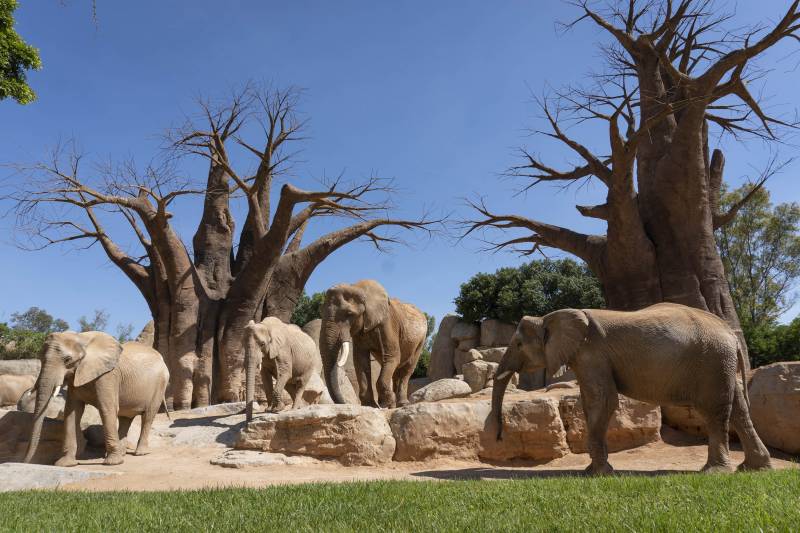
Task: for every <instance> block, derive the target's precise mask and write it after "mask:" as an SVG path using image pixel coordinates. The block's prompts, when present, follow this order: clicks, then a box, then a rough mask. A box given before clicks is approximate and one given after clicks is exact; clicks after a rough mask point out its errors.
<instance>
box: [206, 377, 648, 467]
mask: <svg viewBox="0 0 800 533" xmlns="http://www.w3.org/2000/svg"><path fill="white" fill-rule="evenodd" d="M619 401H620V406H619V409H618V410H617V412H616V414H615V416H614V417H613V418H612V420H611V423H610V425H609V430H608V440H609V449H610V450H612V451H620V450H625V449H630V448H635V447H638V446H643V445H645V444H649V443H651V442H656V441H658V440H660V438H661V435H660V428H661V412H660V410H659V408H658V407H657V406H653V405H649V404H645V403H642V402H638V401H635V400H631V399H629V398H625V397H622V396H620V400H619ZM490 410H491V402H490V401H489V400H488V399H485V397H480V396H478V397H474V398H458V399H451V400H444V401H440V402H423V403H418V404H412V405H408V406H406V407H402V408H399V409H393V410H379V409H374V408H371V407H361V406H354V405H316V406H309V407H305V408H303V409H298V410H295V411H285V412H282V413H277V414H265V415H262V416H260V417H257V418H256V419H254V420H253V421H252V422H251V423H250V424H248V425H247V426H246V427H244V428H243V429H242V431H241V432H240V434H239V437H238V439H237V440H236V444H235V448H237V449H239V450H256V451H261V452H269V453H270V454H289V456H297V455H303V456H310V457H314V458H317V459H333V460H336V461H338V462H340V463H342V464H344V465H377V464H383V463H388V462H390V461H429V460H436V459H456V460H483V461H510V460H516V459H522V460H532V461H550V460H553V459H557V458H559V457H563V456H564V455H567V454H569V453H585V452H586V451H587V450H586V444H585V442H586V423H585V420H584V416H583V410H582V408H581V403H580V394H579V393H578V391H577V389H569V388H568V389H558V390H553V391H550V392H528V393H524V394H513V395H508V396H507V398H506V402H505V403H504V405H503V419H504V432H503V439H502V440H501V441H497V440H496V439H495V434H494V433H493V432H492V431H490V430H489V424H488V421H487V419H488V417H489V413H490ZM290 458H291V457H290ZM273 460H274V461H277V462H275V463H267V464H287V463H283V462H280V461H283V459H281V458H273V457H268V458H267V459H265V461H273ZM215 464H216V463H215Z"/></svg>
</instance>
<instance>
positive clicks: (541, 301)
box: [455, 259, 605, 323]
mask: <svg viewBox="0 0 800 533" xmlns="http://www.w3.org/2000/svg"><path fill="white" fill-rule="evenodd" d="M455 304H456V312H458V314H460V315H461V316H462V317H463V318H464V320H467V321H469V322H479V321H481V320H483V319H485V318H496V319H498V320H502V321H503V322H509V323H515V322H519V319H520V318H522V317H523V316H526V315H530V316H542V315H546V314H547V313H550V312H552V311H556V310H558V309H564V308H567V307H571V308H578V309H583V308H585V309H592V308H599V307H605V301H604V300H603V293H602V290H601V287H600V282H599V281H598V280H597V278H596V277H594V275H593V274H592V273H591V272H590V271H589V269H588V268H587V267H586V266H585V265H583V264H579V263H577V262H575V261H573V260H571V259H560V260H551V259H544V260H542V261H531V262H530V263H526V264H524V265H521V266H519V267H516V268H512V267H508V268H501V269H499V270H497V271H496V272H495V273H494V274H486V273H481V274H477V275H475V276H473V277H472V278H471V279H470V280H469V281H467V282H466V283H464V284H463V285H461V292H460V293H459V295H458V297H457V298H456V299H455Z"/></svg>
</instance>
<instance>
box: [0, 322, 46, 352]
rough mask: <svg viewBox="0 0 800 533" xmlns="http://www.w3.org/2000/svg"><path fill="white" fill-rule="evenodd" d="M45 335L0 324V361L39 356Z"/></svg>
mask: <svg viewBox="0 0 800 533" xmlns="http://www.w3.org/2000/svg"><path fill="white" fill-rule="evenodd" d="M45 337H47V333H45V332H41V331H28V330H25V329H16V328H10V327H8V325H7V324H4V323H0V359H32V358H35V357H38V356H39V352H40V351H41V350H42V346H43V345H44V339H45Z"/></svg>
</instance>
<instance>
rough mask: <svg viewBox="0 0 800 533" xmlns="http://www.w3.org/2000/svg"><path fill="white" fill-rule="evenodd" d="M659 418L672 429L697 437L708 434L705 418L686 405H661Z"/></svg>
mask: <svg viewBox="0 0 800 533" xmlns="http://www.w3.org/2000/svg"><path fill="white" fill-rule="evenodd" d="M661 418H662V420H663V422H664V424H666V425H667V426H669V427H671V428H673V429H677V430H679V431H683V432H684V433H688V434H690V435H695V436H698V437H706V436H708V432H707V431H706V421H705V419H704V418H703V417H702V416H701V415H700V413H698V412H697V411H696V410H695V409H694V408H693V407H690V406H688V405H662V406H661Z"/></svg>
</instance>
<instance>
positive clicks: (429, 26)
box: [0, 0, 800, 329]
mask: <svg viewBox="0 0 800 533" xmlns="http://www.w3.org/2000/svg"><path fill="white" fill-rule="evenodd" d="M21 3H22V6H21V7H20V9H19V11H18V12H17V30H18V32H19V33H20V34H21V35H22V36H23V37H24V38H25V39H26V40H27V41H28V42H29V43H31V44H33V45H34V46H36V47H38V48H39V49H40V51H41V56H42V61H43V65H44V68H43V69H42V70H41V71H40V72H36V73H33V74H32V75H31V76H30V82H31V85H32V86H33V87H34V89H35V90H36V91H37V93H38V96H39V99H38V100H37V101H36V102H35V103H33V104H31V105H28V106H19V105H16V104H15V103H13V102H11V101H4V102H2V103H0V117H2V128H0V163H8V162H20V161H32V160H36V159H40V158H42V157H43V156H44V154H45V151H46V149H47V148H48V147H51V146H52V145H53V144H54V143H55V142H56V141H57V140H58V139H59V138H68V137H74V138H75V139H77V140H78V141H79V142H80V145H81V146H82V148H83V150H84V151H85V152H87V154H88V155H89V156H91V157H93V158H97V159H108V158H109V157H110V158H125V157H130V156H133V157H135V158H136V159H137V160H138V161H140V162H147V161H148V160H149V159H150V158H151V157H153V156H154V155H155V153H156V148H157V146H158V135H159V134H160V133H162V132H163V131H164V129H165V128H167V127H169V126H170V125H174V124H176V123H177V122H179V121H180V120H181V118H182V117H183V116H184V115H185V114H187V113H192V112H193V111H194V109H195V108H194V107H193V105H192V104H193V100H194V98H195V97H196V96H198V95H207V96H212V97H213V96H220V95H224V94H225V92H227V91H228V90H229V89H230V88H231V87H234V86H236V85H240V84H242V83H244V82H246V81H247V80H251V79H252V80H256V81H272V82H273V83H275V84H276V85H279V86H286V85H296V86H300V87H303V88H305V89H307V92H306V95H305V97H304V99H303V101H302V105H301V108H302V111H303V112H304V113H305V115H306V116H307V117H308V118H309V119H310V121H311V122H310V139H309V141H308V142H307V143H306V145H305V149H304V152H303V156H302V159H303V161H304V162H303V163H302V164H300V165H298V167H297V174H298V176H297V181H298V183H299V184H300V185H302V186H307V187H311V186H312V184H313V178H315V177H319V176H321V175H322V174H323V173H327V174H329V175H330V174H337V173H339V172H341V171H342V170H344V171H346V173H347V175H349V176H351V177H353V178H363V177H364V176H367V175H368V174H370V173H371V172H373V171H376V172H378V173H379V174H380V175H383V176H389V177H394V178H396V179H397V183H398V185H399V186H400V187H401V188H402V189H403V190H404V191H403V194H402V195H401V197H400V198H399V199H398V204H399V205H398V210H397V213H398V215H402V216H414V215H418V214H419V213H421V212H422V211H423V209H425V208H432V209H434V210H435V211H436V212H439V213H445V212H454V213H455V216H456V217H457V216H458V215H459V213H462V216H463V211H464V209H463V207H462V203H461V200H460V199H461V198H463V197H465V196H475V195H486V196H487V199H488V201H489V205H490V206H491V207H492V208H493V209H494V210H496V211H508V212H518V213H524V214H526V215H528V216H531V217H536V218H539V219H542V220H545V221H549V222H553V223H556V224H560V225H567V226H570V227H573V228H577V229H580V230H583V231H602V227H601V226H599V225H598V224H597V223H596V222H593V221H590V220H588V219H583V218H582V217H580V216H579V215H578V214H577V212H576V211H575V209H574V205H575V204H576V203H580V204H590V203H592V202H596V201H599V200H601V199H602V197H603V191H602V189H601V188H600V187H599V186H596V185H595V186H592V185H590V186H588V187H584V188H581V189H570V190H568V191H559V190H556V189H555V188H552V187H548V186H540V187H539V188H537V189H536V190H535V191H534V192H533V193H531V194H529V195H528V196H527V197H518V198H513V197H512V195H511V193H512V192H513V191H514V190H515V188H516V187H517V186H518V185H519V183H515V182H509V181H504V180H501V179H499V178H498V174H499V173H500V172H501V171H502V170H503V169H505V168H507V167H508V166H510V165H512V164H514V163H515V162H517V159H516V158H515V156H514V149H515V147H517V146H520V145H527V146H529V147H531V148H533V149H534V150H535V151H537V152H539V153H542V154H546V156H547V159H548V161H550V162H552V163H553V164H554V165H558V164H562V163H565V162H569V161H570V160H574V159H573V158H572V157H571V156H570V155H569V154H567V153H566V152H565V151H564V150H563V149H562V148H561V147H559V146H557V145H554V144H550V143H547V142H545V141H541V140H537V139H531V138H528V137H526V135H525V129H526V128H530V127H536V126H537V124H538V119H537V113H536V109H535V108H534V106H532V105H531V103H530V97H531V91H533V92H535V93H538V94H541V93H542V92H543V91H544V90H545V89H546V88H547V87H548V86H552V87H560V86H562V85H563V84H566V83H579V82H580V81H581V80H582V79H584V78H585V76H586V74H587V72H589V71H590V70H592V69H593V68H598V66H599V61H600V60H599V57H598V53H597V51H596V48H595V47H594V46H593V45H594V43H596V42H598V41H600V40H605V39H606V37H605V36H604V35H602V34H600V33H599V32H598V31H596V30H595V29H594V28H593V27H591V26H590V25H588V24H585V25H581V26H579V27H578V28H577V29H576V30H573V31H572V32H570V33H568V34H566V35H564V34H562V33H560V32H559V31H557V29H556V27H555V22H556V21H558V20H566V19H569V18H570V17H571V16H573V15H574V13H575V12H574V9H573V8H571V7H569V6H567V5H566V4H564V3H562V2H559V1H556V0H552V1H547V2H544V1H534V0H527V1H519V0H505V1H503V2H487V1H483V0H437V1H435V2H431V1H423V0H417V1H393V2H368V1H366V0H360V1H356V0H342V1H337V2H330V1H324V0H314V1H312V0H299V1H292V2H259V1H255V0H253V1H228V2H219V1H210V0H203V1H200V0H192V1H188V0H185V1H180V2H179V1H174V2H161V1H138V2H109V1H105V0H98V2H97V4H98V25H97V27H95V25H94V24H93V22H92V19H91V9H90V2H89V0H73V1H70V2H67V3H66V5H65V6H64V5H62V3H61V2H58V1H56V0H35V1H34V0H29V1H23V2H21ZM787 5H788V2H786V1H778V0H765V1H761V2H749V1H747V2H744V1H740V2H738V6H737V8H738V13H737V22H741V23H753V22H757V21H760V20H764V19H763V17H771V18H775V17H777V16H778V15H779V14H780V13H782V11H783V10H785V8H786V6H787ZM796 50H797V46H796V43H795V46H794V47H793V46H792V45H790V44H787V45H784V46H781V47H779V48H778V49H776V50H775V51H773V52H771V53H770V54H769V55H768V56H767V57H766V58H765V59H764V60H762V61H761V63H760V64H761V65H762V66H764V67H767V68H772V69H774V70H773V72H772V73H771V74H770V75H769V77H768V80H769V81H768V84H767V86H766V90H765V95H766V96H767V97H768V98H769V102H770V104H771V105H774V106H775V107H776V108H777V109H779V110H781V109H782V110H787V109H791V105H789V106H787V105H786V104H791V103H792V102H796V101H797V86H798V82H800V70H798V69H797V62H798V60H799V59H798V54H797V52H796ZM793 51H795V53H794V54H793V55H791V53H792V52H793ZM583 139H584V140H585V142H586V143H587V144H589V145H590V146H592V147H594V148H596V149H597V150H598V151H600V152H603V148H604V146H605V143H604V142H603V141H604V138H603V136H602V134H599V135H598V133H597V132H587V133H586V136H585V137H583ZM795 141H796V139H795ZM722 147H723V148H724V149H725V151H726V156H727V168H726V170H727V173H726V174H727V176H726V177H727V180H728V181H729V182H730V183H732V184H734V185H736V184H739V183H741V182H742V181H743V180H744V179H745V178H746V177H747V176H748V175H753V174H754V172H755V171H754V170H753V168H761V167H763V165H764V164H765V162H766V160H767V159H768V157H769V148H768V147H766V146H764V145H763V144H762V143H760V142H757V141H752V142H749V143H747V144H746V145H741V144H737V143H735V142H732V141H727V140H726V141H723V142H722ZM780 150H781V154H782V155H783V156H786V157H789V156H792V155H795V156H796V155H798V154H799V153H800V152H798V149H797V147H796V146H783V147H781V148H780ZM187 171H193V172H201V173H202V171H203V165H199V164H198V165H194V166H189V167H187ZM0 172H5V171H1V170H0ZM796 173H797V166H794V167H792V168H790V169H789V170H788V171H787V172H786V173H785V174H783V175H781V176H778V177H776V178H774V180H773V181H772V182H771V183H770V187H769V188H770V190H771V191H772V193H773V198H774V200H776V201H800V189H798V186H797V181H796V179H795V178H794V175H795V174H796ZM1 207H3V208H4V209H3V211H2V213H3V216H4V218H2V219H0V229H2V242H0V279H2V280H3V281H2V288H0V294H2V300H0V321H2V320H7V319H8V316H9V315H10V313H12V312H14V311H18V310H24V309H27V308H28V307H29V306H32V305H36V306H40V307H44V308H46V309H48V310H49V311H50V312H52V313H53V314H54V315H56V316H58V317H62V318H64V319H66V320H67V321H69V322H70V323H71V324H73V325H75V324H76V320H77V318H78V317H79V316H80V315H82V314H90V313H91V312H92V310H93V309H96V308H104V309H106V310H108V312H109V313H110V314H111V318H112V328H113V326H114V325H115V324H116V323H118V322H123V323H132V324H134V326H135V327H136V328H137V329H138V328H139V327H141V326H142V325H143V324H144V322H145V321H146V320H148V313H147V308H146V306H145V304H144V301H143V300H142V298H141V297H140V295H139V294H138V292H137V291H136V290H135V288H134V287H133V285H132V284H130V282H128V280H127V279H126V278H125V277H124V276H123V275H122V274H121V273H120V272H119V271H117V270H116V268H115V267H113V265H110V264H109V263H108V261H107V260H106V258H105V256H104V255H103V253H102V251H101V250H100V249H99V248H92V249H90V250H79V251H67V249H66V248H59V249H52V250H47V251H43V252H23V251H20V250H18V249H16V248H15V247H14V246H13V245H12V243H11V237H10V233H11V228H12V225H13V220H12V219H11V218H9V217H8V216H5V214H6V209H7V206H1ZM175 211H176V215H177V216H176V219H178V220H180V223H179V224H178V229H179V230H180V231H181V232H182V233H183V235H184V237H185V238H187V240H189V239H190V238H191V235H192V233H193V231H194V224H196V221H197V217H196V213H197V209H196V207H194V206H191V205H188V204H182V205H179V206H177V207H176V208H175ZM238 222H239V223H241V219H239V221H238ZM111 229H112V231H113V232H114V234H115V236H116V237H117V239H118V240H119V241H121V242H123V243H130V242H132V241H131V238H130V236H129V235H128V234H127V233H125V232H124V228H123V226H121V225H119V226H111ZM315 233H316V234H318V233H319V230H316V231H312V232H311V233H310V234H311V235H312V236H313V235H314V234H315ZM407 237H408V240H409V242H410V243H411V247H410V248H405V247H395V248H394V251H393V252H392V253H391V254H380V253H378V252H376V251H375V250H374V249H373V248H372V247H371V246H370V245H368V244H366V243H364V244H356V245H352V246H349V247H347V248H345V249H343V250H341V251H339V252H337V253H336V254H335V255H334V256H333V257H331V258H330V259H329V260H328V261H327V262H325V263H324V264H323V265H322V266H321V267H320V268H319V269H318V270H317V272H316V273H315V274H314V276H313V277H312V278H311V280H310V282H309V285H308V287H307V290H308V291H309V292H315V291H321V290H324V289H325V288H327V287H329V286H330V285H332V284H334V283H337V282H342V281H355V280H358V279H362V278H375V279H378V280H380V281H381V282H382V283H383V284H384V285H385V286H386V287H387V289H388V290H389V292H390V293H391V294H393V295H396V296H398V297H400V298H402V299H404V300H407V301H410V302H413V303H415V304H417V305H418V306H419V307H421V308H422V309H423V310H425V311H427V312H428V313H432V314H435V315H436V316H437V317H441V316H442V315H443V314H444V313H446V312H449V311H451V310H452V309H453V303H452V301H453V298H454V297H455V296H456V294H457V292H458V287H459V284H460V283H462V282H463V281H465V280H466V279H467V278H469V277H470V276H471V275H473V274H475V273H476V272H480V271H493V270H495V269H496V268H499V267H501V266H506V265H515V264H518V263H519V262H520V261H521V259H519V258H518V257H516V256H514V255H511V254H506V253H503V254H495V255H492V254H485V253H479V252H478V250H479V248H480V245H479V243H477V242H475V241H473V240H468V241H465V242H463V243H461V244H456V243H454V242H452V241H450V240H447V239H441V238H434V239H433V240H427V239H421V238H418V237H417V236H415V235H408V236H407ZM553 255H558V254H557V253H555V252H553ZM792 316H794V315H793V314H792Z"/></svg>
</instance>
